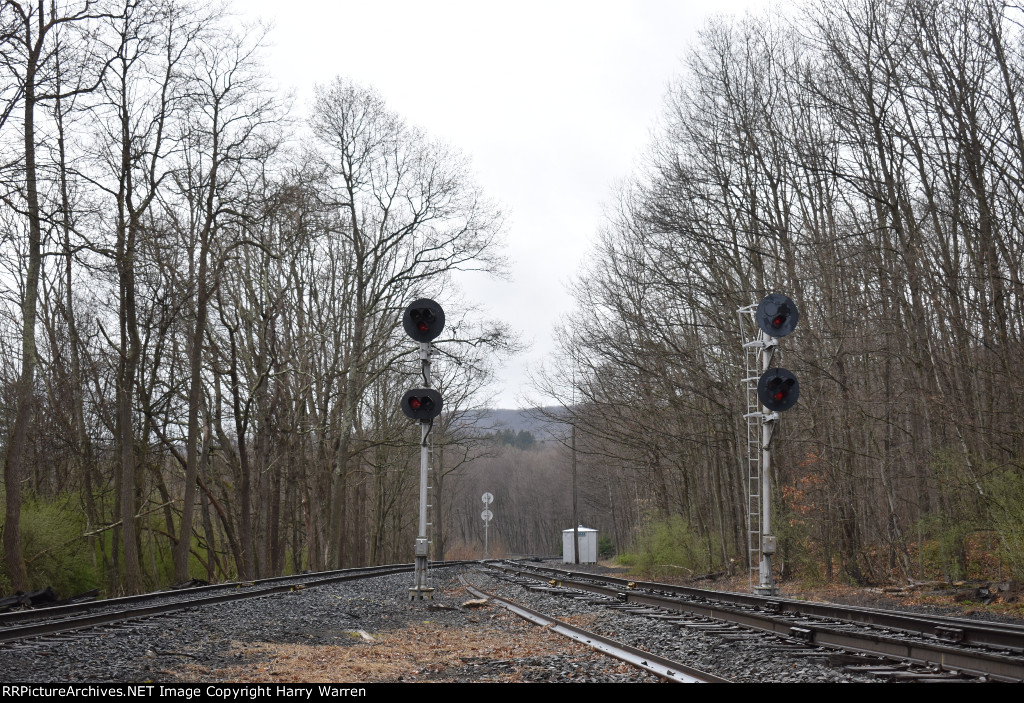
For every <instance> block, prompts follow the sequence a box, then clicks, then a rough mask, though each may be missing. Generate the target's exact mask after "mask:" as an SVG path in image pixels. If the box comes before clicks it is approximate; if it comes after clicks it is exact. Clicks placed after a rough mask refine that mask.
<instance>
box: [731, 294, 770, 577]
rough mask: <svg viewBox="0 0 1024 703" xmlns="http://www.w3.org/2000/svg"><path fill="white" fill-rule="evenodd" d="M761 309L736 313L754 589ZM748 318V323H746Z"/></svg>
mask: <svg viewBox="0 0 1024 703" xmlns="http://www.w3.org/2000/svg"><path fill="white" fill-rule="evenodd" d="M756 312H757V305H747V306H746V307H742V308H740V309H739V310H737V311H736V313H737V316H738V317H739V325H740V336H741V338H742V340H743V352H744V353H743V356H744V362H745V363H744V366H745V368H744V373H743V383H744V384H745V390H746V398H747V412H746V413H745V414H744V415H743V417H744V419H745V420H746V421H747V459H746V471H745V472H744V473H745V474H746V482H747V563H748V570H747V580H748V586H750V587H752V586H753V584H754V582H755V581H757V580H758V573H759V569H760V565H761V486H762V483H761V471H762V469H763V465H762V456H763V453H762V451H761V450H762V445H761V430H762V426H761V423H762V418H763V416H762V414H761V402H760V401H759V400H758V398H757V381H758V379H759V378H760V377H761V364H762V359H761V354H762V353H763V351H764V342H763V341H762V340H761V333H760V330H759V329H758V327H757V321H756V320H755V319H754V314H755V313H756ZM744 316H746V321H745V319H744Z"/></svg>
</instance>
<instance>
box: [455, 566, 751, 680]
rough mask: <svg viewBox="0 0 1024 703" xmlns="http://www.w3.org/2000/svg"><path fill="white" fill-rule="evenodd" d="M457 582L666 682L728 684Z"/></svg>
mask: <svg viewBox="0 0 1024 703" xmlns="http://www.w3.org/2000/svg"><path fill="white" fill-rule="evenodd" d="M459 579H460V580H461V581H462V583H463V585H465V587H466V589H467V590H468V591H469V592H470V593H472V594H473V595H474V596H476V597H477V598H487V599H490V600H492V601H494V602H495V603H497V604H498V605H500V606H501V607H503V608H505V609H507V610H509V611H511V612H513V613H515V614H516V615H518V616H519V617H521V618H523V619H525V620H528V621H530V622H532V623H534V624H535V625H540V626H541V627H545V628H547V629H549V630H552V631H554V632H557V633H558V634H560V635H562V636H563V637H568V638H569V639H572V640H574V641H576V642H580V643H581V644H585V645H587V646H588V647H591V648H593V649H595V650H597V651H598V652H601V653H602V654H607V655H608V656H610V657H614V658H615V659H618V660H619V661H623V662H626V663H627V664H630V665H631V666H635V667H637V668H638V669H642V670H644V671H647V672H649V673H651V674H654V675H655V676H658V677H659V678H662V679H664V680H665V681H674V682H676V683H731V682H730V681H729V680H728V679H723V678H721V677H719V676H715V675H714V674H709V673H707V672H706V671H700V670H699V669H694V668H693V667H689V666H686V665H685V664H680V663H679V662H676V661H672V660H671V659H665V658H664V657H660V656H658V655H657V654H653V653H651V652H645V651H644V650H642V649H637V648H636V647H630V646H629V645H626V644H622V643H621V642H617V641H615V640H613V639H610V638H608V637H605V636H604V635H599V634H597V633H595V632H590V631H588V630H584V629H583V628H580V627H576V626H575V625H570V624H569V623H567V622H563V621H561V620H558V619H556V618H552V617H550V616H548V615H544V614H543V613H539V612H537V611H535V610H531V609H530V608H527V607H525V606H523V605H520V604H518V603H514V602H512V601H509V600H506V599H504V598H499V597H498V596H495V595H492V594H490V593H486V592H484V591H481V590H479V589H477V588H474V587H473V586H470V585H469V584H468V583H466V581H465V580H464V579H463V578H462V577H461V576H460V577H459Z"/></svg>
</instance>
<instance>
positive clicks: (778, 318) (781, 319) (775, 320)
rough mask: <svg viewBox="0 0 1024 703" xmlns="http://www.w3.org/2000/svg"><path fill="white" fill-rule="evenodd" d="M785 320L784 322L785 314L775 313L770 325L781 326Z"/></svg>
mask: <svg viewBox="0 0 1024 703" xmlns="http://www.w3.org/2000/svg"><path fill="white" fill-rule="evenodd" d="M785 322H786V316H785V315H776V316H775V317H773V318H772V327H776V328H778V327H782V325H783V324H785Z"/></svg>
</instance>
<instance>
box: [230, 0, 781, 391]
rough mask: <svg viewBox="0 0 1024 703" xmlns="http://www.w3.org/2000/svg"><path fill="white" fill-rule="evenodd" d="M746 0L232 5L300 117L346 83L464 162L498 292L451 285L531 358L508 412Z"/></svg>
mask: <svg viewBox="0 0 1024 703" xmlns="http://www.w3.org/2000/svg"><path fill="white" fill-rule="evenodd" d="M764 4H765V3H764V2H761V1H759V0H719V1H718V2H715V3H697V2H686V1H685V0H637V1H634V2H626V1H625V0H619V1H618V2H602V1H595V0H588V1H586V2H583V1H576V0H571V1H570V0H547V1H546V2H534V1H532V0H519V1H518V2H515V3H498V2H493V1H490V0H488V1H483V0H477V1H476V2H468V1H462V0H458V1H457V0H446V1H441V0H420V1H419V2H413V1H411V0H372V1H367V0H357V1H353V0H333V1H320V0H292V2H286V3H282V2H270V0H245V2H239V3H236V5H235V7H236V12H239V13H242V16H243V17H245V18H255V17H260V18H262V19H264V20H266V21H268V22H269V23H270V24H272V26H273V29H272V31H271V33H270V35H269V42H270V47H269V50H268V53H267V56H268V61H267V68H268V70H269V73H270V74H271V77H272V78H274V79H275V80H276V81H277V82H278V84H279V85H280V86H281V88H282V89H285V90H288V89H291V90H294V92H295V96H296V100H297V101H298V106H297V107H299V111H301V112H305V107H306V106H307V105H308V104H309V101H310V99H311V98H312V94H313V86H314V85H316V84H323V83H326V82H328V81H329V80H331V79H332V78H333V77H334V76H344V77H347V78H350V79H352V80H354V81H357V82H359V83H362V84H365V85H370V86H373V87H374V88H376V89H377V90H378V91H379V92H380V93H381V95H382V96H383V98H384V99H385V101H386V102H387V104H388V106H389V108H390V109H392V110H393V111H395V112H397V113H398V114H400V115H401V116H402V117H404V118H405V119H406V121H408V122H409V123H411V124H414V125H416V126H419V127H421V128H423V129H424V130H426V132H427V133H428V134H429V135H430V136H432V137H434V138H438V139H441V140H444V141H446V142H448V143H449V144H451V145H452V146H454V147H456V148H457V149H459V150H460V151H462V152H463V153H464V154H466V155H467V156H468V157H469V158H470V159H471V161H472V164H473V169H474V171H475V175H476V180H477V182H478V183H479V184H480V185H481V186H482V187H483V189H484V191H485V192H486V193H487V194H488V196H489V197H491V198H492V199H494V200H496V201H497V202H498V203H500V205H501V206H502V208H503V210H504V211H505V212H506V213H507V227H506V232H505V236H506V241H507V249H506V255H507V257H508V259H509V261H510V264H511V269H510V273H511V280H509V281H498V280H493V279H490V278H486V277H483V276H480V275H473V276H468V275H467V276H465V277H463V278H462V279H460V284H461V286H462V288H463V292H464V296H465V297H466V298H467V299H469V300H472V301H474V302H476V303H478V304H479V305H481V306H482V307H483V309H484V310H485V312H486V313H487V314H488V316H489V317H492V318H498V319H502V320H507V321H508V323H509V325H510V326H512V327H513V328H516V329H518V330H519V331H520V334H521V337H522V339H523V341H525V342H527V343H529V344H530V345H531V346H530V350H529V351H528V352H527V353H526V354H524V355H523V356H521V357H519V358H517V359H514V360H512V361H511V362H510V363H508V364H506V365H505V367H504V368H503V369H502V371H501V372H500V382H499V385H498V386H496V387H495V389H494V398H493V400H492V404H493V405H494V406H495V407H505V408H511V407H518V406H520V405H522V402H523V397H524V395H527V394H528V389H527V388H526V387H525V385H524V384H525V383H526V381H527V370H528V369H529V368H533V367H536V366H537V365H538V364H539V363H541V362H542V361H543V359H544V358H545V357H546V356H548V355H549V354H550V353H551V352H552V350H553V348H554V347H553V341H552V329H553V327H554V326H555V325H556V324H557V323H558V321H559V320H560V318H561V317H562V316H563V315H565V314H566V313H568V312H569V311H570V310H571V309H572V306H573V302H572V299H571V298H570V297H569V295H568V292H567V284H568V283H569V281H570V280H571V279H572V278H573V276H574V275H575V274H577V273H578V272H579V271H580V270H581V268H582V267H583V266H584V265H585V264H586V260H587V256H588V255H590V253H591V242H592V241H593V239H594V235H595V233H596V232H597V230H598V228H599V227H600V226H601V222H602V213H603V208H606V207H607V206H609V205H610V204H611V203H612V200H613V195H614V192H615V187H616V184H617V183H620V182H621V181H622V180H623V179H625V178H627V177H629V176H630V174H631V173H633V171H634V170H635V167H636V165H637V164H638V163H639V162H640V161H641V159H642V157H643V154H644V152H645V149H646V148H647V145H648V144H649V142H650V139H651V134H652V132H653V130H654V129H655V127H656V125H657V123H658V119H659V116H660V113H661V109H662V105H663V102H664V96H665V93H666V89H667V87H668V83H669V81H670V79H671V78H672V77H673V76H675V75H677V74H678V73H680V71H681V67H682V58H683V56H684V55H685V54H686V52H687V47H688V46H689V45H690V44H691V43H692V42H693V40H694V38H695V37H696V32H697V30H699V29H700V27H701V26H702V25H703V24H704V22H705V20H706V19H707V18H708V17H709V16H711V15H712V14H715V13H725V14H743V13H744V12H745V11H746V10H747V9H748V8H757V7H759V6H762V5H764Z"/></svg>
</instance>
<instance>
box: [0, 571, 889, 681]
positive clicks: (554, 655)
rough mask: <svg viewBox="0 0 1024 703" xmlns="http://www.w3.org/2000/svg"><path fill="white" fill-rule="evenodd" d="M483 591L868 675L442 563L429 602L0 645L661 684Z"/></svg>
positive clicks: (139, 668) (321, 668)
mask: <svg viewBox="0 0 1024 703" xmlns="http://www.w3.org/2000/svg"><path fill="white" fill-rule="evenodd" d="M460 574H463V575H464V576H465V578H466V580H467V581H468V582H470V583H471V584H472V585H474V586H476V587H477V588H480V589H481V590H484V591H489V592H492V593H495V594H496V595H500V596H502V597H505V598H509V599H512V600H516V601H518V602H520V603H522V604H524V605H526V606H527V607H529V608H533V609H535V610H539V611H541V612H544V613H547V614H549V615H552V616H555V617H559V618H563V619H567V620H569V621H571V622H573V623H574V624H576V625H578V626H581V627H584V628H586V629H590V630H595V631H597V632H600V633H601V634H604V635H607V636H610V637H613V638H615V639H617V640H618V641H620V642H622V643H624V644H628V645H632V646H633V647H637V648H640V649H644V650H648V651H652V652H654V653H656V654H659V655H661V656H663V657H667V658H669V659H674V660H676V661H678V662H681V663H684V664H687V665H688V666H691V667H694V668H697V669H701V670H704V671H707V672H709V673H713V674H715V675H717V676H721V677H724V678H728V679H730V680H733V681H737V682H757V683H767V682H819V683H820V682H828V683H837V682H855V681H872V680H874V679H871V678H869V677H866V676H861V675H856V674H851V673H848V672H845V671H843V670H841V669H836V668H832V667H830V666H828V665H827V664H824V663H822V662H820V661H818V660H815V659H813V658H807V657H794V656H792V655H789V654H786V653H785V652H784V651H783V650H784V647H783V646H781V645H780V643H779V642H778V641H777V640H774V639H772V638H770V637H767V636H762V635H756V634H749V635H748V634H744V633H732V634H714V633H709V632H706V631H702V630H699V629H691V628H684V627H679V626H678V625H674V624H672V623H669V622H665V621H659V620H655V619H651V618H645V617H641V616H637V615H631V614H627V613H623V612H621V611H617V610H613V609H609V608H607V607H603V606H600V605H593V604H591V603H589V602H587V601H586V600H575V599H571V598H566V597H559V596H552V595H547V594H543V593H536V592H533V591H530V590H527V589H525V588H523V587H521V586H518V585H515V584H511V583H509V582H507V581H504V580H499V579H497V578H494V577H492V576H491V575H490V574H489V573H486V572H484V571H483V570H481V569H479V568H474V567H449V568H445V569H436V570H434V571H433V572H432V576H433V579H434V586H435V588H436V590H435V595H434V600H433V601H420V602H410V601H409V600H408V588H409V585H410V584H411V580H412V575H411V574H399V575H391V576H383V577H376V578H372V579H365V580H360V581H349V582H345V583H340V584H333V585H325V586H319V587H316V588H308V589H304V590H297V591H294V592H290V593H285V594H278V595H273V596H264V597H261V598H253V599H247V600H241V601H234V602H230V603H222V604H219V605H211V606H203V607H195V608H191V609H189V610H185V611H179V612H176V613H173V614H169V615H162V616H157V617H154V618H151V619H148V620H136V621H131V622H129V623H125V624H122V625H119V626H113V627H111V626H107V627H103V628H101V629H96V630H86V631H81V632H77V633H74V634H72V635H70V636H67V635H65V636H62V637H56V636H54V637H52V638H41V639H37V640H33V641H28V642H20V643H15V644H11V645H0V678H2V680H4V681H5V682H24V683H62V682H71V683H94V682H136V683H137V682H167V683H183V682H218V683H223V682H232V683H236V682H280V683H286V682H308V681H321V682H325V681H337V682H341V681H344V682H353V683H357V682H358V683H371V682H417V681H445V682H484V681H494V682H573V681H575V682H603V683H625V682H651V681H656V680H657V679H656V678H655V677H653V676H651V675H649V674H646V673H643V672H640V671H638V670H635V669H632V668H630V667H628V666H626V665H623V664H621V663H619V662H617V661H615V660H612V659H609V658H607V657H605V656H603V655H598V654H595V653H594V652H593V651H591V650H589V649H587V648H585V647H583V645H579V644H576V643H572V642H570V641H568V640H565V639H562V638H560V636H558V635H556V634H555V633H553V632H550V631H547V630H544V629H542V628H539V627H536V626H533V625H530V624H528V623H526V622H525V621H523V620H521V619H519V618H518V617H516V616H514V615H511V614H508V613H507V612H506V611H504V610H503V609H501V608H499V607H498V606H496V605H494V604H493V603H489V604H487V605H483V606H480V605H474V604H472V603H470V602H469V601H471V600H473V596H471V595H470V594H468V592H467V591H466V590H465V588H464V587H463V586H462V584H461V583H460V582H459V581H458V576H459V575H460Z"/></svg>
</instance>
